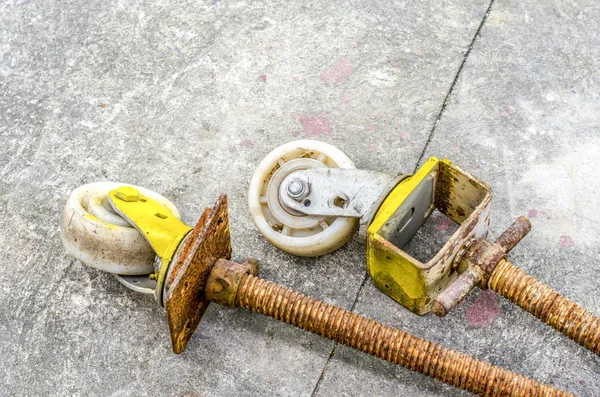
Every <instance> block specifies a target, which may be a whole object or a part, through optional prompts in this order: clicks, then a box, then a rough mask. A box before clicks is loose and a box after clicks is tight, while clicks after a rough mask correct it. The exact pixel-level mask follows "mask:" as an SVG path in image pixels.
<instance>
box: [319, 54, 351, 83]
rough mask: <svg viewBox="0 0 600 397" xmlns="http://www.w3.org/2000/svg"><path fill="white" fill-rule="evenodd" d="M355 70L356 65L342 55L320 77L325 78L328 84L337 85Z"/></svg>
mask: <svg viewBox="0 0 600 397" xmlns="http://www.w3.org/2000/svg"><path fill="white" fill-rule="evenodd" d="M353 72H354V66H352V63H350V60H349V59H348V58H345V57H342V58H339V59H338V60H337V61H335V62H334V63H333V65H331V67H330V68H329V69H328V70H327V71H325V72H323V73H321V74H320V76H319V77H321V79H323V80H325V82H326V83H327V84H331V85H337V84H340V83H342V82H343V81H344V80H345V79H346V77H348V76H350V75H351V74H352V73H353Z"/></svg>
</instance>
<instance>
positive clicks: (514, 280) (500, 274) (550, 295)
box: [488, 260, 600, 356]
mask: <svg viewBox="0 0 600 397" xmlns="http://www.w3.org/2000/svg"><path fill="white" fill-rule="evenodd" d="M488 287H489V288H490V289H492V290H494V291H496V292H497V293H498V294H500V295H502V296H504V297H505V298H507V299H508V300H510V301H512V302H514V303H515V304H517V305H518V306H520V307H521V308H523V309H525V310H526V311H528V312H529V313H531V314H533V315H534V316H536V317H537V318H538V319H540V320H541V321H543V322H545V323H546V324H548V325H550V326H552V327H553V328H555V329H557V330H558V331H560V332H562V333H563V334H565V335H566V336H568V337H569V338H571V339H573V340H574V341H575V342H577V343H579V344H580V345H582V346H584V347H585V348H586V349H589V350H590V351H592V352H593V353H595V354H597V355H599V356H600V319H599V318H598V317H596V316H594V315H593V314H592V313H590V312H589V311H587V310H585V309H584V308H583V307H581V306H579V305H578V304H577V303H574V302H571V301H570V300H569V299H567V298H565V297H564V296H562V295H561V294H559V293H558V292H556V291H554V290H553V289H552V288H550V287H548V286H547V285H545V284H543V283H541V282H540V281H538V280H536V279H535V278H533V277H531V276H530V275H528V274H527V273H525V272H524V271H523V270H521V269H519V268H518V267H516V266H515V265H513V264H512V263H510V262H509V261H507V260H502V261H500V262H499V263H498V265H497V266H496V267H495V268H494V270H493V271H492V274H491V275H490V279H489V281H488Z"/></svg>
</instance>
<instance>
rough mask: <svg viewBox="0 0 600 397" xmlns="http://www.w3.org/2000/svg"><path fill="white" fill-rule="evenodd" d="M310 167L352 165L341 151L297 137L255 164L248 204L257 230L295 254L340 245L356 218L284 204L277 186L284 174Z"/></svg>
mask: <svg viewBox="0 0 600 397" xmlns="http://www.w3.org/2000/svg"><path fill="white" fill-rule="evenodd" d="M311 168H356V167H355V166H354V163H352V161H351V160H350V159H349V158H348V156H346V155H345V154H344V153H343V152H342V151H340V150H339V149H337V148H335V147H334V146H331V145H329V144H327V143H324V142H319V141H312V140H300V141H293V142H289V143H286V144H285V145H281V146H279V147H278V148H276V149H275V150H273V151H272V152H271V153H269V154H268V155H267V156H266V157H265V158H264V159H263V160H262V161H261V163H260V164H259V165H258V168H257V169H256V171H255V172H254V175H253V176H252V179H251V181H250V189H249V191H248V204H249V206H250V214H251V215H252V219H253V220H254V223H255V224H256V227H257V228H258V230H259V231H260V232H261V233H262V234H263V235H264V236H265V237H266V238H267V239H268V240H269V241H270V242H271V243H272V244H273V245H275V246H276V247H277V248H279V249H281V250H283V251H286V252H289V253H290V254H294V255H298V256H319V255H325V254H328V253H330V252H332V251H335V250H336V249H338V248H340V247H341V246H342V245H344V244H345V243H346V242H348V240H350V238H351V237H352V235H353V234H354V232H355V231H356V229H357V228H358V222H359V220H358V219H357V218H348V217H322V216H310V215H305V214H302V213H300V212H298V211H295V210H293V209H290V208H286V207H284V206H283V205H282V204H281V202H280V200H279V188H280V186H281V182H282V181H283V180H284V179H285V177H286V176H287V175H289V174H290V173H292V172H294V171H299V170H307V169H311Z"/></svg>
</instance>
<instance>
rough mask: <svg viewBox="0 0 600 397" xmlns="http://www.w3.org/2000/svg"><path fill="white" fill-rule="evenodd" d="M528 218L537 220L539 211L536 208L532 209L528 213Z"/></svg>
mask: <svg viewBox="0 0 600 397" xmlns="http://www.w3.org/2000/svg"><path fill="white" fill-rule="evenodd" d="M527 216H529V217H530V218H537V216H538V210H536V209H535V208H532V209H530V210H529V212H527Z"/></svg>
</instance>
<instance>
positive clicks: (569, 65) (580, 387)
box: [318, 1, 600, 397]
mask: <svg viewBox="0 0 600 397" xmlns="http://www.w3.org/2000/svg"><path fill="white" fill-rule="evenodd" d="M599 18H600V9H599V8H598V7H597V4H596V3H594V2H591V1H590V2H585V1H583V2H577V3H569V4H566V3H564V2H560V1H548V2H544V3H543V4H542V3H539V2H534V1H523V2H512V1H496V2H494V5H493V7H492V11H491V13H490V15H489V18H488V19H487V21H486V22H485V24H484V26H483V29H482V31H481V37H480V38H479V39H478V40H477V41H476V44H475V46H474V48H473V50H472V52H471V54H470V56H469V57H468V59H467V62H466V64H465V67H464V68H463V70H462V72H461V74H460V76H459V78H458V80H457V83H456V85H455V87H454V90H453V92H452V94H451V96H450V98H449V102H448V103H447V106H446V108H445V111H444V112H443V114H442V117H441V120H440V121H439V123H438V124H437V126H436V128H435V130H434V133H433V136H432V140H431V143H430V144H429V145H428V147H427V150H426V152H425V156H424V158H423V159H421V162H422V161H424V160H425V159H427V158H428V157H429V156H432V155H435V156H438V157H448V158H450V159H453V160H454V161H455V162H456V163H458V164H459V165H461V166H462V167H463V168H464V169H466V170H469V171H471V172H472V173H473V174H475V175H476V176H478V177H479V178H481V179H483V180H484V181H486V182H488V183H489V184H491V185H492V187H493V189H494V192H495V196H494V200H493V201H494V205H493V218H492V225H491V228H492V230H491V237H492V238H494V237H496V236H498V235H499V234H500V233H501V232H502V231H503V230H504V228H505V227H506V226H507V225H508V224H509V223H510V222H511V221H512V220H513V219H515V218H516V217H517V216H519V215H526V216H529V217H530V219H531V221H532V223H533V231H532V232H531V234H530V235H529V236H528V237H527V238H526V239H525V240H524V241H523V242H522V243H521V244H520V246H518V247H517V249H516V250H515V251H514V252H513V253H511V255H510V257H511V258H512V260H513V262H514V263H515V264H518V265H519V266H521V267H522V268H523V269H525V270H526V271H528V272H529V273H530V274H532V275H533V276H535V277H537V278H539V279H540V280H543V281H545V282H546V283H548V284H549V285H551V286H553V287H554V288H555V289H556V290H557V291H559V292H561V293H563V294H565V295H566V296H568V297H570V298H571V299H573V300H574V301H576V302H579V303H581V304H582V305H583V306H584V307H586V308H587V309H588V310H590V311H592V312H593V313H594V314H596V315H600V304H599V301H598V291H599V290H598V280H599V279H600V268H599V267H598V254H599V251H598V247H599V244H600V228H599V227H598V224H599V221H600V216H599V213H598V211H597V208H596V207H597V206H596V203H597V198H596V197H597V192H598V191H600V185H599V183H598V178H596V175H598V173H600V163H599V162H598V161H597V157H598V154H600V140H599V138H598V130H599V128H600V123H599V119H598V116H597V114H598V113H597V109H598V108H599V107H600V75H599V74H598V71H597V69H598V68H597V65H598V63H599V62H600V51H599V48H600V47H599V43H600V35H599V31H598V29H597V28H595V26H596V24H597V21H598V19H599ZM592 26H594V27H593V28H592ZM431 222H432V224H431V225H430V227H433V229H436V228H437V229H438V232H440V235H441V237H443V236H444V232H443V231H444V230H445V229H446V226H445V224H444V220H443V218H441V217H440V218H438V219H432V220H431ZM436 226H437V227H436ZM425 242H427V241H425ZM426 247H427V244H425V245H423V246H416V247H415V246H413V247H412V248H413V249H415V250H416V252H417V254H419V253H420V254H425V255H426V254H427V253H428V252H423V251H424V250H426V249H427V248H426ZM356 310H357V311H358V312H360V313H363V314H365V315H368V316H372V317H376V318H378V319H380V320H382V321H384V322H386V323H389V324H393V325H398V326H401V327H402V328H404V329H408V330H410V331H412V332H414V333H415V334H417V335H420V336H423V337H427V338H429V339H431V340H434V341H437V342H441V343H444V344H446V345H448V346H452V347H454V348H456V349H458V350H460V351H463V352H469V353H471V354H473V355H475V356H476V357H478V358H481V359H485V360H487V361H490V362H492V363H496V364H499V365H502V366H504V367H506V368H509V369H512V370H514V371H518V372H521V373H523V374H525V375H528V376H530V377H533V378H536V379H538V380H541V381H544V382H546V383H549V384H552V385H556V386H559V387H561V388H563V389H566V390H568V391H570V392H572V393H574V394H576V395H578V396H589V397H591V396H597V395H600V369H599V368H600V367H599V366H598V364H599V363H600V360H599V358H598V357H597V356H595V355H593V354H592V353H590V352H588V351H587V350H585V349H583V348H581V347H580V346H578V345H577V344H575V343H573V342H572V341H570V340H569V339H567V338H566V337H563V336H562V335H561V334H558V333H557V332H555V331H554V330H553V329H551V328H550V327H548V326H546V325H545V324H543V323H541V322H539V321H538V320H536V319H535V318H534V317H532V316H531V315H529V314H528V313H526V312H524V311H522V310H521V309H519V308H518V307H516V306H514V305H513V304H511V303H510V302H508V301H506V300H505V299H503V298H499V297H497V296H495V295H494V294H493V293H489V292H481V291H478V292H476V293H472V294H471V295H470V296H469V297H468V298H467V299H466V301H465V302H464V303H463V305H462V306H461V307H459V308H457V309H456V310H455V311H454V312H452V313H450V315H448V316H447V317H446V318H444V319H439V318H436V317H435V316H433V315H428V316H425V317H422V318H419V317H416V316H414V315H412V314H411V313H409V312H408V311H406V310H404V309H402V308H400V307H398V305H396V304H395V303H393V302H392V301H391V300H390V299H387V298H386V297H385V296H384V295H383V294H382V293H380V292H379V291H377V290H376V289H375V287H373V285H372V284H371V283H370V281H369V282H367V284H366V285H365V288H364V290H363V291H362V293H361V295H360V298H359V301H358V303H357V306H356ZM358 362H360V363H361V365H358V364H357V363H358ZM365 362H368V364H365ZM348 384H352V385H353V386H354V389H351V388H349V387H347V385H348ZM399 384H402V387H404V388H405V389H403V390H406V391H407V394H409V395H412V396H441V395H444V396H463V395H464V396H466V395H468V394H467V393H464V392H461V391H458V390H455V389H451V388H449V387H445V386H441V385H439V384H438V383H436V382H434V381H432V380H430V379H428V378H425V377H424V376H420V375H416V374H411V373H408V372H406V371H403V370H401V369H397V368H395V367H394V366H392V365H388V364H386V363H382V362H380V361H378V360H375V359H370V358H365V357H363V355H360V354H359V353H356V352H354V351H351V350H350V349H346V348H339V349H338V351H337V352H336V355H335V357H334V359H333V360H332V362H331V364H330V367H329V370H328V371H327V372H326V375H325V378H324V381H323V382H322V384H321V385H320V390H319V393H318V395H323V396H327V395H354V396H363V395H386V394H392V393H394V394H395V393H397V390H398V385H399Z"/></svg>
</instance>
